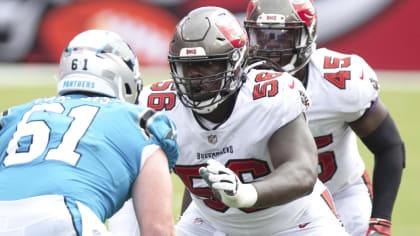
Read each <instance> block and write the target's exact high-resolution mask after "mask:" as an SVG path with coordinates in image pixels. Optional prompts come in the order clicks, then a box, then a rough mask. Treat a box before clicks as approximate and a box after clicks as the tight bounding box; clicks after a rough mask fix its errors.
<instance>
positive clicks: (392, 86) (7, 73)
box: [0, 63, 420, 92]
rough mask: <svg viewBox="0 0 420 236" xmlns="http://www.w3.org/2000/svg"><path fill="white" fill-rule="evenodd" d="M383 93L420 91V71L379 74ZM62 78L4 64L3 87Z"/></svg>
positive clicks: (147, 71) (39, 68)
mask: <svg viewBox="0 0 420 236" xmlns="http://www.w3.org/2000/svg"><path fill="white" fill-rule="evenodd" d="M140 71H141V73H142V78H143V80H144V81H143V82H144V84H145V85H147V84H149V83H151V82H152V81H153V79H154V78H157V79H159V80H164V79H168V78H169V68H168V67H141V66H140ZM376 73H377V75H378V78H379V83H380V85H381V90H384V91H405V92H412V91H413V92H418V91H420V71H388V70H377V71H376ZM57 76H58V65H57V64H7V63H6V64H2V63H0V86H1V87H7V86H10V87H16V86H22V87H34V86H37V87H42V86H55V85H56V79H55V78H56V77H57Z"/></svg>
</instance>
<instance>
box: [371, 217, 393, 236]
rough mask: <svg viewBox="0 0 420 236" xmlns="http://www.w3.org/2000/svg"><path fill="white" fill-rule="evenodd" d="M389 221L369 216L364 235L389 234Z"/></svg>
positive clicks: (379, 235)
mask: <svg viewBox="0 0 420 236" xmlns="http://www.w3.org/2000/svg"><path fill="white" fill-rule="evenodd" d="M391 225H392V224H391V221H389V220H385V219H380V218H371V219H370V220H369V229H368V231H367V233H366V236H391Z"/></svg>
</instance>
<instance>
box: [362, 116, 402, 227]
mask: <svg viewBox="0 0 420 236" xmlns="http://www.w3.org/2000/svg"><path fill="white" fill-rule="evenodd" d="M362 141H363V143H364V144H365V145H366V146H367V147H368V148H369V150H370V151H371V152H372V153H374V154H375V169H374V172H373V195H374V198H373V208H372V217H373V218H383V219H388V220H390V219H391V214H392V209H393V206H394V201H395V198H396V196H397V192H398V188H399V185H400V182H401V176H402V171H403V168H404V167H405V150H404V143H403V141H402V140H401V137H400V135H399V132H398V130H397V128H396V126H395V124H394V122H393V120H392V118H391V117H390V116H389V115H388V116H387V117H386V119H385V120H384V121H383V122H382V123H381V125H380V126H379V127H378V128H377V129H376V130H375V131H374V132H372V133H371V134H369V135H368V136H367V137H364V138H362Z"/></svg>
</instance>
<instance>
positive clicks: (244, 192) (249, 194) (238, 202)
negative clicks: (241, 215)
mask: <svg viewBox="0 0 420 236" xmlns="http://www.w3.org/2000/svg"><path fill="white" fill-rule="evenodd" d="M257 199H258V193H257V190H256V189H255V187H254V186H253V185H252V184H240V185H239V187H238V191H237V193H236V194H235V195H234V196H230V195H227V194H222V202H224V203H225V204H226V205H228V206H230V207H233V208H250V207H253V206H254V205H255V203H256V202H257Z"/></svg>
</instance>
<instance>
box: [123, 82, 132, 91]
mask: <svg viewBox="0 0 420 236" xmlns="http://www.w3.org/2000/svg"><path fill="white" fill-rule="evenodd" d="M124 87H125V93H126V94H133V91H132V90H131V87H130V85H129V84H127V83H125V84H124Z"/></svg>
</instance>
